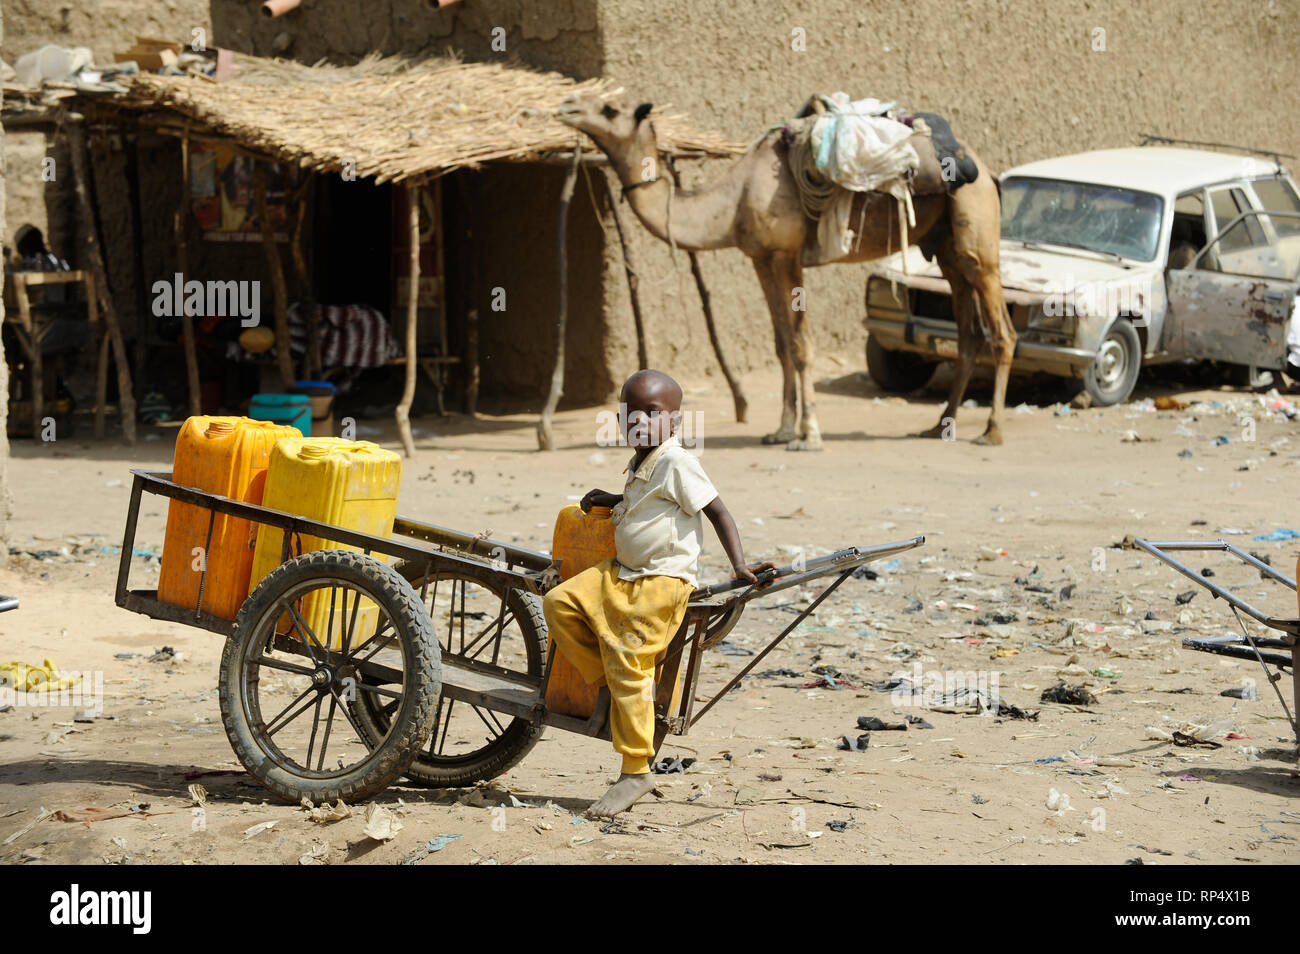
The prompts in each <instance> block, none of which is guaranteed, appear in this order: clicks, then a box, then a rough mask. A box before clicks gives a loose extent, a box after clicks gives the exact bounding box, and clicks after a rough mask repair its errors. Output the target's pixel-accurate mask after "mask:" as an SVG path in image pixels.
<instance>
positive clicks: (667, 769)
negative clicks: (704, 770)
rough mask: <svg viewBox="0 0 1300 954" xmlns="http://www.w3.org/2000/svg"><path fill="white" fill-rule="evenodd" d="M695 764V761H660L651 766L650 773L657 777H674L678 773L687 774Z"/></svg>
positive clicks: (666, 759)
mask: <svg viewBox="0 0 1300 954" xmlns="http://www.w3.org/2000/svg"><path fill="white" fill-rule="evenodd" d="M694 764H695V759H689V758H688V759H668V758H665V759H660V760H659V761H658V762H655V763H654V765H652V766H650V771H652V772H654V773H655V774H656V775H672V774H674V773H677V772H685V771H686V770H687V769H688V768H690V767H691V766H692V765H694Z"/></svg>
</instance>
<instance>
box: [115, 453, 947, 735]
mask: <svg viewBox="0 0 1300 954" xmlns="http://www.w3.org/2000/svg"><path fill="white" fill-rule="evenodd" d="M131 473H132V475H133V481H132V485H131V498H130V505H129V507H128V510H127V519H126V527H125V531H124V533H123V538H122V552H121V557H120V562H119V565H118V575H117V592H116V602H117V605H118V606H121V607H123V608H125V609H128V610H131V611H133V612H136V613H141V614H143V615H145V616H149V617H151V618H153V619H160V620H167V621H170V622H175V623H183V624H185V625H188V626H195V627H198V628H200V629H206V630H209V631H211V632H214V633H218V634H221V635H224V636H229V635H230V634H231V633H232V632H233V629H234V622H233V620H227V619H223V618H221V617H218V616H214V615H213V614H211V613H208V612H206V611H205V610H204V609H203V592H204V588H205V584H206V582H207V574H208V573H209V568H208V567H207V566H206V564H205V565H204V566H203V568H202V569H201V570H200V572H201V574H202V576H201V578H200V585H199V596H198V603H197V605H196V606H195V607H193V608H188V607H180V606H174V605H172V604H169V603H164V602H162V601H160V600H159V599H158V594H157V591H156V590H139V589H131V588H130V585H129V577H130V572H131V559H132V551H133V549H134V546H135V535H136V527H137V523H138V519H139V514H140V504H141V501H142V499H143V495H144V494H146V493H148V494H153V495H157V496H160V497H165V498H168V499H170V500H176V501H179V502H181V503H187V504H193V505H194V506H197V507H200V508H203V509H205V510H208V511H209V514H210V516H209V522H208V540H209V543H210V541H211V534H212V528H213V524H214V521H215V519H216V515H217V514H225V515H229V516H233V517H238V518H242V519H245V520H248V521H250V522H253V523H257V524H263V525H266V526H269V527H275V528H277V529H280V530H282V531H284V534H283V536H284V543H283V545H282V549H281V562H284V561H287V560H289V559H290V558H291V557H292V555H293V539H294V537H295V536H299V535H304V534H306V535H311V536H315V537H318V538H321V539H325V540H332V541H337V542H338V543H340V544H344V545H347V546H350V547H356V548H357V549H358V550H360V551H361V552H362V553H364V554H365V555H367V556H372V555H374V554H383V555H385V556H388V557H390V558H397V559H401V560H409V561H413V562H416V563H421V564H425V565H426V566H427V567H429V568H431V569H432V568H435V567H436V568H438V569H439V570H442V571H446V570H448V569H454V568H455V566H456V565H457V564H464V565H468V566H472V567H473V568H474V570H475V572H477V573H480V574H481V573H483V572H485V571H487V572H490V574H491V578H492V579H493V580H494V581H495V582H496V583H497V584H498V585H499V586H500V589H501V592H502V593H503V594H507V593H508V591H509V590H510V589H522V590H525V591H527V592H530V593H534V594H538V595H541V594H543V593H544V592H545V591H546V589H548V588H549V585H550V584H552V583H553V582H557V581H558V579H559V577H558V573H557V571H556V568H555V567H554V565H553V562H552V559H551V556H550V555H549V554H546V553H541V552H539V551H536V550H530V549H527V548H525V547H519V546H515V545H513V544H510V543H505V542H503V541H500V540H494V539H491V538H489V537H486V536H484V535H476V534H470V533H465V532H463V531H459V530H452V529H449V528H447V527H441V526H438V525H437V524H431V523H425V522H422V521H418V520H412V519H409V518H406V517H398V518H397V520H396V522H395V523H394V527H393V533H394V538H393V539H387V538H383V537H377V536H374V535H371V534H366V533H358V532H356V531H353V530H347V529H344V528H342V527H336V526H333V525H331V524H325V523H320V522H318V521H314V520H308V519H306V518H304V517H300V516H296V515H294V514H290V513H285V512H283V511H279V510H272V509H270V508H268V507H263V506H260V505H257V504H250V503H245V502H242V501H238V500H232V499H230V498H228V497H223V496H221V495H219V494H213V493H208V492H205V491H200V490H196V489H194V488H191V487H186V486H183V485H181V484H177V483H175V482H173V481H172V479H171V474H170V473H168V472H152V471H146V470H132V471H131ZM401 538H407V539H410V540H415V541H419V544H415V543H408V542H404V541H403V539H401ZM924 542H925V538H924V537H920V536H918V537H914V538H911V539H909V540H903V541H898V542H894V543H885V544H878V545H874V546H866V547H848V548H846V549H842V550H838V551H836V552H834V553H831V554H828V555H826V556H822V557H818V558H815V559H811V560H807V561H801V562H799V563H796V564H793V565H790V566H785V567H781V568H779V569H777V570H770V571H767V572H766V573H764V574H762V575H761V576H760V578H759V583H757V584H753V583H748V582H747V581H744V580H730V581H727V582H723V583H717V584H713V585H710V586H704V587H701V588H699V589H697V590H696V591H695V593H694V594H693V596H692V598H691V601H690V603H689V605H688V607H687V612H686V618H685V619H684V621H683V622H682V625H681V627H680V628H679V629H678V631H677V633H676V634H675V635H674V637H673V639H672V640H671V641H670V642H669V645H668V647H667V649H666V650H665V655H664V659H663V661H662V663H661V664H660V665H661V669H660V678H659V683H658V689H657V695H656V699H655V721H656V731H655V749H656V751H658V749H659V747H660V746H661V745H662V743H663V740H664V738H665V737H666V736H667V735H668V734H670V733H671V734H674V735H685V734H686V733H687V732H688V731H689V730H690V728H691V727H692V726H693V725H695V723H696V722H698V721H699V720H700V719H701V718H702V717H703V716H704V714H705V713H707V712H708V711H709V710H710V709H712V708H713V706H714V705H716V704H717V703H718V702H719V701H720V700H721V699H723V698H725V697H726V695H727V693H729V692H730V691H731V690H732V689H733V688H735V687H736V686H737V685H738V684H739V683H740V681H741V680H742V679H743V678H744V677H745V676H746V675H748V674H749V672H750V671H751V670H752V669H753V668H754V667H755V666H756V665H758V663H760V662H761V661H762V660H763V659H764V658H765V657H766V656H767V655H768V653H770V652H771V651H772V650H773V649H774V648H775V647H776V646H777V645H778V644H779V643H780V642H781V641H782V640H784V639H785V638H786V637H787V636H789V635H790V633H792V632H794V631H795V629H796V628H797V627H798V626H799V624H800V623H802V622H803V621H804V620H806V619H807V618H808V617H809V616H810V615H812V614H813V612H814V611H815V610H816V609H817V607H818V606H819V605H820V604H821V603H822V601H824V600H825V599H826V598H827V597H828V596H830V594H831V593H832V592H834V591H835V589H837V588H838V587H839V585H840V584H841V583H843V582H844V581H845V580H846V579H847V578H848V577H849V576H850V575H851V574H852V573H853V571H854V570H856V569H857V568H858V567H860V566H863V565H865V564H867V563H870V562H871V561H873V560H879V559H883V558H885V557H889V556H893V555H894V554H897V553H901V552H903V551H905V550H910V549H912V548H914V547H918V546H920V545H922V544H923V543H924ZM830 576H833V577H834V578H833V579H832V580H830V582H828V584H827V585H826V586H825V587H824V588H823V589H822V591H821V592H820V593H819V594H818V595H817V596H816V597H815V598H813V599H812V600H811V601H810V602H809V604H808V606H807V607H806V608H805V609H803V610H801V611H800V612H799V613H798V614H797V615H796V616H795V617H794V619H793V620H792V621H791V622H790V623H789V624H788V625H787V626H786V627H785V628H784V629H783V630H782V631H781V632H780V633H779V634H778V635H777V636H776V637H775V638H773V639H772V641H771V642H770V643H768V645H767V646H766V648H764V649H763V650H762V651H761V652H759V653H758V654H757V655H755V657H754V658H753V660H751V661H750V662H749V664H748V665H746V666H745V667H744V668H743V669H741V671H740V672H738V673H737V674H736V675H735V676H734V677H733V678H732V679H731V680H730V681H729V682H728V683H727V684H726V685H725V686H724V687H722V689H720V690H719V691H718V692H717V693H715V694H714V695H713V697H712V698H711V699H709V700H708V701H707V702H706V703H705V704H704V705H703V707H702V708H700V710H699V711H698V712H696V711H695V702H696V698H695V688H696V683H697V681H698V678H699V673H700V664H701V661H702V657H703V653H704V651H705V650H706V649H708V648H709V647H711V646H713V645H716V644H717V643H718V642H720V641H721V640H722V639H724V638H725V637H726V635H727V634H728V633H729V632H730V631H731V629H732V627H734V626H735V625H736V623H737V622H738V621H739V619H740V617H741V614H742V613H743V612H744V608H745V606H746V605H747V604H748V603H749V602H750V601H752V600H753V599H755V598H757V597H760V596H768V595H770V594H772V593H775V592H778V591H781V590H785V589H789V588H791V587H795V586H801V585H803V584H805V583H808V582H810V581H812V580H816V579H819V578H823V577H830ZM422 595H423V594H422ZM502 602H503V604H504V602H505V598H504V597H503V600H502ZM277 648H281V649H284V650H286V651H290V652H301V646H300V645H298V644H297V641H296V640H294V639H293V638H292V637H280V639H279V645H278V646H277ZM554 660H555V643H554V641H551V643H550V650H549V653H548V655H547V658H546V664H545V667H544V670H543V672H542V674H541V675H540V676H532V675H529V674H525V673H520V672H517V671H512V670H507V669H504V668H501V667H498V666H495V665H492V664H490V663H485V662H483V661H480V660H477V659H471V658H468V657H467V656H464V655H459V654H456V653H453V652H449V651H447V649H446V648H445V647H444V648H443V650H442V667H443V677H442V692H443V694H444V695H446V696H448V697H449V698H451V699H454V700H457V701H462V702H466V703H469V704H471V705H476V706H482V707H484V708H486V709H490V710H493V711H496V712H500V713H503V714H505V715H508V716H512V717H518V718H524V719H527V720H529V721H531V722H534V723H542V724H544V725H547V726H552V727H555V728H557V729H563V730H566V731H570V732H577V733H579V734H581V735H587V736H592V737H595V738H603V739H608V738H609V737H610V736H609V726H608V721H609V720H608V696H607V694H605V693H602V698H601V703H600V704H598V706H597V709H596V712H595V713H593V715H592V716H591V718H589V719H582V718H577V717H574V716H568V715H563V714H561V713H558V712H552V711H550V710H548V709H547V707H546V701H545V700H546V689H547V685H548V684H549V680H550V675H551V670H552V666H553V664H554ZM683 660H684V663H683ZM683 665H684V666H685V677H684V680H683V682H682V686H681V692H680V697H679V702H678V705H677V707H676V708H675V709H674V708H673V706H672V702H673V698H674V690H675V687H676V686H677V683H678V678H679V675H680V673H681V670H682V667H683ZM360 672H361V673H362V674H363V675H374V676H376V677H380V678H386V679H390V678H392V675H393V674H392V672H391V671H389V670H387V669H386V667H384V666H382V665H381V664H380V663H377V662H367V663H365V664H363V665H362V666H361V667H360Z"/></svg>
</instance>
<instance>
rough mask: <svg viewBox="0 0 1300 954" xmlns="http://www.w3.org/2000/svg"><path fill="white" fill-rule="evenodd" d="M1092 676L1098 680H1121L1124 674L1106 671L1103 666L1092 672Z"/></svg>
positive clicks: (1110, 670) (1111, 670)
mask: <svg viewBox="0 0 1300 954" xmlns="http://www.w3.org/2000/svg"><path fill="white" fill-rule="evenodd" d="M1092 674H1093V675H1094V676H1096V677H1097V678H1098V679H1120V678H1122V677H1123V675H1124V674H1123V673H1122V672H1116V671H1115V670H1113V669H1106V668H1104V667H1101V666H1099V667H1097V668H1096V669H1094V670H1092Z"/></svg>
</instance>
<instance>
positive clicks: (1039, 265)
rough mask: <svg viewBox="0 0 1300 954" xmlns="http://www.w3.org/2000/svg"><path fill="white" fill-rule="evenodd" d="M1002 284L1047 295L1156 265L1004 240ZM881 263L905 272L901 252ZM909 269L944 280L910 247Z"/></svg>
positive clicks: (1125, 277)
mask: <svg viewBox="0 0 1300 954" xmlns="http://www.w3.org/2000/svg"><path fill="white" fill-rule="evenodd" d="M999 256H1000V261H1001V267H1002V284H1003V286H1004V287H1005V288H1015V289H1019V290H1021V291H1025V292H1030V293H1038V294H1047V293H1049V292H1053V291H1055V292H1065V291H1069V290H1071V289H1072V288H1075V287H1076V286H1078V285H1083V284H1099V283H1106V282H1112V281H1133V280H1135V279H1138V278H1140V277H1143V276H1147V275H1150V274H1153V273H1154V272H1155V268H1154V267H1149V268H1148V267H1142V266H1127V267H1126V266H1124V265H1121V264H1120V263H1119V262H1109V261H1103V260H1101V259H1096V258H1093V257H1092V256H1090V255H1087V254H1082V255H1072V254H1070V253H1069V252H1063V251H1057V250H1055V249H1039V248H1025V247H1024V245H1022V244H1021V243H1019V242H1012V241H1006V240H1003V241H1002V242H1001V243H1000V252H999ZM881 265H883V266H884V267H885V268H886V269H887V270H889V271H891V272H894V273H895V277H898V276H899V274H900V273H902V272H903V271H904V263H903V258H902V256H901V255H898V254H894V255H891V256H890V257H889V258H886V259H882V260H881ZM906 271H907V274H909V275H920V276H924V277H926V278H939V279H942V277H943V275H942V273H941V272H940V271H939V266H938V265H937V264H936V263H934V262H927V261H926V260H925V256H924V255H922V254H921V251H920V250H919V249H917V248H915V247H913V248H910V249H908V251H907V262H906ZM902 280H903V281H904V282H906V279H905V278H904V279H902Z"/></svg>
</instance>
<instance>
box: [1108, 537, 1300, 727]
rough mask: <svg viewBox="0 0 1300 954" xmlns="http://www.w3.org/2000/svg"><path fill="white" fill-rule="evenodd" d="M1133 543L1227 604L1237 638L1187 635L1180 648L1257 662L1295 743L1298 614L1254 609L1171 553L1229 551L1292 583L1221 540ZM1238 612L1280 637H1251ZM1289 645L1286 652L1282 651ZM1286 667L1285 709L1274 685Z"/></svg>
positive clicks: (1299, 692) (1299, 697)
mask: <svg viewBox="0 0 1300 954" xmlns="http://www.w3.org/2000/svg"><path fill="white" fill-rule="evenodd" d="M1134 543H1136V544H1137V546H1139V547H1141V548H1142V549H1143V550H1145V551H1146V552H1147V553H1150V554H1151V555H1152V556H1154V557H1156V558H1157V559H1159V560H1162V561H1163V562H1165V563H1167V564H1169V566H1171V567H1173V568H1174V569H1175V570H1177V571H1178V572H1179V573H1181V574H1182V575H1183V576H1185V577H1187V578H1188V579H1189V580H1191V581H1192V582H1194V583H1196V584H1197V585H1199V586H1203V587H1205V588H1206V589H1207V590H1209V591H1210V592H1211V593H1212V594H1213V595H1214V596H1215V597H1216V598H1218V599H1221V600H1224V601H1225V602H1226V603H1227V604H1228V606H1229V607H1230V608H1231V610H1232V613H1233V615H1234V616H1235V617H1236V618H1237V625H1238V627H1239V628H1240V629H1241V635H1240V636H1237V635H1229V636H1213V637H1210V638H1207V639H1194V638H1190V637H1189V638H1186V639H1184V640H1183V646H1184V647H1186V648H1187V649H1193V650H1195V651H1197V652H1202V653H1214V654H1216V655H1219V656H1231V657H1233V658H1234V659H1249V660H1254V661H1257V662H1258V663H1259V664H1260V665H1261V666H1262V667H1263V668H1264V674H1265V676H1266V677H1267V680H1268V683H1269V685H1271V686H1272V687H1273V691H1274V692H1276V693H1277V698H1278V701H1279V702H1281V703H1282V710H1283V711H1284V712H1285V713H1286V717H1287V721H1288V722H1290V723H1291V728H1292V730H1293V731H1295V732H1296V741H1297V742H1300V726H1297V724H1296V715H1297V713H1298V712H1300V679H1297V678H1296V675H1295V672H1296V663H1297V662H1300V618H1296V617H1289V616H1272V615H1269V614H1268V613H1265V612H1263V611H1262V610H1258V609H1256V608H1255V607H1254V606H1251V605H1250V604H1249V603H1247V602H1246V601H1245V600H1243V599H1242V598H1241V597H1239V596H1237V595H1236V594H1235V593H1233V592H1232V591H1231V590H1229V589H1228V588H1227V587H1224V586H1220V585H1219V584H1218V583H1216V582H1214V580H1212V579H1207V578H1206V577H1205V576H1203V575H1202V574H1201V573H1198V572H1197V571H1196V570H1193V569H1192V568H1191V567H1189V566H1187V564H1185V563H1183V562H1181V561H1180V560H1178V559H1176V558H1175V557H1172V556H1170V553H1171V552H1174V553H1176V552H1201V553H1207V552H1209V553H1229V554H1231V555H1232V556H1234V557H1236V558H1237V559H1239V560H1241V561H1242V562H1243V563H1246V564H1248V565H1249V566H1252V567H1254V568H1255V569H1257V570H1258V571H1259V572H1260V574H1262V575H1263V576H1265V577H1267V578H1268V579H1271V580H1273V581H1274V582H1276V583H1281V584H1282V585H1283V586H1286V587H1289V588H1290V590H1291V592H1293V593H1295V592H1296V581H1295V580H1293V579H1291V577H1289V576H1287V575H1286V574H1285V573H1280V572H1278V571H1277V570H1275V569H1273V567H1271V566H1269V565H1268V564H1267V563H1265V562H1264V561H1263V560H1261V559H1259V558H1258V557H1256V556H1254V555H1253V554H1250V553H1247V552H1246V551H1244V550H1241V549H1238V548H1237V547H1234V546H1233V545H1232V544H1230V543H1227V542H1225V541H1223V540H1144V539H1142V538H1141V537H1138V538H1136V539H1135V540H1134ZM1242 613H1245V614H1246V615H1247V616H1249V617H1250V618H1251V619H1253V620H1255V621H1256V622H1258V623H1262V624H1263V625H1264V626H1266V627H1268V628H1269V629H1271V630H1273V631H1275V632H1277V633H1280V634H1281V635H1279V636H1252V635H1251V634H1250V632H1249V631H1248V630H1247V629H1246V624H1245V621H1244V620H1242V618H1241V614H1242ZM1288 649H1289V650H1290V652H1286V650H1288ZM1270 665H1272V666H1273V667H1274V669H1275V671H1274V672H1269V668H1268V667H1269V666H1270ZM1288 669H1289V670H1290V672H1291V698H1292V708H1289V709H1288V708H1287V704H1286V699H1285V697H1283V695H1282V690H1281V689H1280V688H1278V682H1279V681H1280V680H1281V678H1282V675H1283V674H1284V673H1285V672H1286V671H1287V670H1288Z"/></svg>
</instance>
